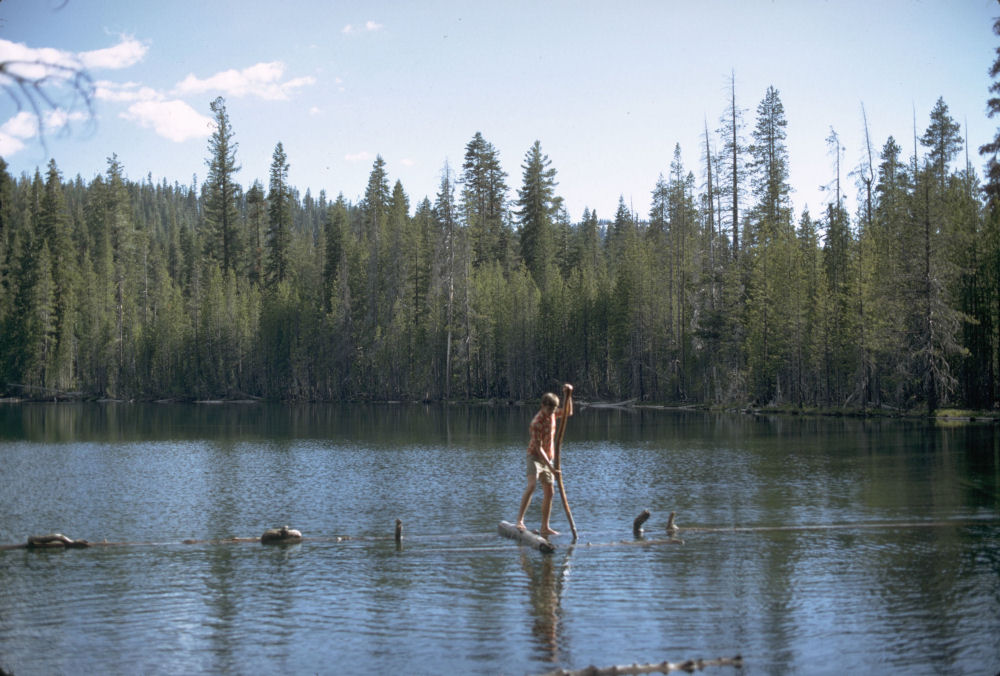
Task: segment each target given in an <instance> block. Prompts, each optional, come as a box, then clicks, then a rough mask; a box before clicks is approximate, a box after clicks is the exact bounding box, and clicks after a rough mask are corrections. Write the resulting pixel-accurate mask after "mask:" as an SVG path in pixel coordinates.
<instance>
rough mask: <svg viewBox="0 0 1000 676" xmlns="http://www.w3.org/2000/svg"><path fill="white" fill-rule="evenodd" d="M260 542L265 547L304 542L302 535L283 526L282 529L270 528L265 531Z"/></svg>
mask: <svg viewBox="0 0 1000 676" xmlns="http://www.w3.org/2000/svg"><path fill="white" fill-rule="evenodd" d="M260 541H261V544H265V545H271V544H275V545H281V544H291V543H293V542H302V533H301V532H300V531H297V530H295V529H294V528H289V527H288V526H282V527H281V528H268V529H267V530H266V531H264V534H263V535H261V536H260Z"/></svg>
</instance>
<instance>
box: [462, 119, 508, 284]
mask: <svg viewBox="0 0 1000 676" xmlns="http://www.w3.org/2000/svg"><path fill="white" fill-rule="evenodd" d="M506 179H507V173H506V172H504V171H503V169H501V167H500V156H499V153H498V152H497V150H496V148H494V147H493V144H491V143H489V142H488V141H486V139H484V138H483V135H482V134H481V133H480V132H478V131H477V132H476V134H475V136H473V137H472V140H471V141H469V143H468V144H466V146H465V159H464V161H463V163H462V177H461V183H462V213H463V216H464V220H465V224H466V227H467V228H468V229H469V238H470V240H471V241H472V264H473V265H474V266H479V265H482V264H484V263H486V262H488V261H500V260H503V258H504V254H505V251H506V247H507V240H508V238H509V233H508V231H507V225H506V210H507V183H506Z"/></svg>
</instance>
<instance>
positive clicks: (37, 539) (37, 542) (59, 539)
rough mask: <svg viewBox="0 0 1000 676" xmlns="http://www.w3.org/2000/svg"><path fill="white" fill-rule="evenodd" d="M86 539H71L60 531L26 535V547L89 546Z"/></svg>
mask: <svg viewBox="0 0 1000 676" xmlns="http://www.w3.org/2000/svg"><path fill="white" fill-rule="evenodd" d="M89 546H90V543H89V542H87V541H86V540H73V539H70V538H68V537H66V536H65V535H63V534H62V533H51V534H49V535H31V536H29V537H28V549H57V548H63V549H65V548H80V547H89Z"/></svg>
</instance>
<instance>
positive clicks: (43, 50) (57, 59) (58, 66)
mask: <svg viewBox="0 0 1000 676" xmlns="http://www.w3.org/2000/svg"><path fill="white" fill-rule="evenodd" d="M146 50H147V47H146V45H144V44H142V43H141V42H139V41H138V40H136V39H135V38H132V37H125V36H122V38H121V42H119V43H118V44H117V45H115V46H113V47H107V48H105V49H95V50H93V51H89V52H79V53H77V54H74V53H72V52H67V51H64V50H62V49H55V48H52V47H28V46H27V45H26V44H24V43H22V42H11V41H10V40H4V39H2V38H0V61H3V62H6V63H7V64H8V66H7V70H8V71H9V72H10V73H12V74H13V75H15V76H19V77H23V78H27V79H29V80H40V79H42V78H45V77H51V78H61V79H70V78H71V77H72V76H73V75H74V74H75V72H76V71H77V70H79V69H81V68H85V69H88V70H99V69H119V68H127V67H128V66H132V65H134V64H136V63H138V62H139V61H141V60H142V58H143V57H144V56H145V55H146Z"/></svg>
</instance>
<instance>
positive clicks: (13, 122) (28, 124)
mask: <svg viewBox="0 0 1000 676" xmlns="http://www.w3.org/2000/svg"><path fill="white" fill-rule="evenodd" d="M36 134H38V120H37V119H36V118H35V116H34V115H32V114H31V113H29V112H26V111H23V110H22V111H21V112H20V113H18V114H17V115H15V116H14V117H12V118H10V119H9V120H7V121H6V122H4V123H3V125H0V155H13V154H14V153H16V152H18V151H19V150H21V149H23V148H24V139H29V138H32V137H33V136H35V135H36Z"/></svg>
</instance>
